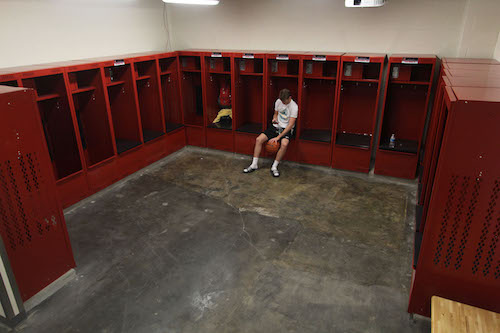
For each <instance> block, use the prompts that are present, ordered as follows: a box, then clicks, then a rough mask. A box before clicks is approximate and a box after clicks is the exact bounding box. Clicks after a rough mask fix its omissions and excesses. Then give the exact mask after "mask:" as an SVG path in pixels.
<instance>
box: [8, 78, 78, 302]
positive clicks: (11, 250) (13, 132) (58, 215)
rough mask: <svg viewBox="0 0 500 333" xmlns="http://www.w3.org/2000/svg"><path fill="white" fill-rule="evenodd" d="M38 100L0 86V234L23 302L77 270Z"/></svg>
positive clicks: (30, 92)
mask: <svg viewBox="0 0 500 333" xmlns="http://www.w3.org/2000/svg"><path fill="white" fill-rule="evenodd" d="M39 97H40V95H38V98H39ZM36 99H37V97H36V93H35V91H34V90H29V89H24V88H11V87H4V86H0V113H1V118H2V122H1V123H0V126H1V130H0V226H1V228H0V234H1V235H2V238H3V241H4V244H5V248H6V250H7V254H8V256H9V260H10V263H11V266H12V269H13V271H14V275H15V277H16V280H17V284H18V286H19V290H20V292H21V297H22V299H23V300H24V301H26V300H27V299H29V298H30V297H31V296H33V295H35V294H36V293H37V292H39V291H40V290H42V289H43V288H45V287H46V286H47V285H49V284H50V283H52V282H53V281H55V280H56V279H58V278H59V277H60V276H62V275H63V274H64V273H66V272H67V271H68V270H69V269H71V268H73V267H75V262H74V260H73V254H72V251H71V246H70V243H69V239H68V234H67V230H66V224H65V221H64V215H63V213H62V209H61V205H60V203H59V201H58V197H59V196H58V195H57V193H58V191H57V188H56V183H55V180H54V175H53V172H52V170H53V168H52V162H51V160H50V158H49V153H48V150H47V146H46V144H45V139H44V133H43V130H42V127H41V121H40V117H39V114H38V109H37V101H36Z"/></svg>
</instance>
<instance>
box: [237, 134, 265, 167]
mask: <svg viewBox="0 0 500 333" xmlns="http://www.w3.org/2000/svg"><path fill="white" fill-rule="evenodd" d="M268 139H269V138H268V137H267V135H265V134H264V133H261V134H260V135H259V136H258V137H257V139H255V148H254V150H253V160H252V164H250V166H249V167H248V168H246V169H243V172H244V173H250V172H252V171H255V170H257V169H258V168H259V164H258V163H259V156H260V152H261V151H262V145H263V144H264V142H266V141H267V140H268Z"/></svg>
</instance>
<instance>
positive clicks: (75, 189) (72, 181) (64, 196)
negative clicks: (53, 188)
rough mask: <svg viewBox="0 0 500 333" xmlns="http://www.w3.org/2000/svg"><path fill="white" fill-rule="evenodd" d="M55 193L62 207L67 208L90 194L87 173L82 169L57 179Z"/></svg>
mask: <svg viewBox="0 0 500 333" xmlns="http://www.w3.org/2000/svg"><path fill="white" fill-rule="evenodd" d="M56 184H57V193H58V196H59V200H60V201H61V205H62V207H63V208H68V207H69V206H71V205H74V204H75V203H77V202H78V201H80V200H82V199H84V198H86V197H88V196H89V195H90V191H89V186H88V182H87V175H86V173H84V172H83V171H80V172H78V173H75V174H73V175H71V176H68V177H66V178H63V179H59V180H58V181H57V183H56Z"/></svg>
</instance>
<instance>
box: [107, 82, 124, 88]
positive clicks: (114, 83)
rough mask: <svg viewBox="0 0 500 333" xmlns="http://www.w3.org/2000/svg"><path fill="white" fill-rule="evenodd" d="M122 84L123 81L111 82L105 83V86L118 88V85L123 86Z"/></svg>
mask: <svg viewBox="0 0 500 333" xmlns="http://www.w3.org/2000/svg"><path fill="white" fill-rule="evenodd" d="M124 83H125V81H113V82H111V83H107V84H106V85H107V86H108V87H113V86H119V85H120V84H124Z"/></svg>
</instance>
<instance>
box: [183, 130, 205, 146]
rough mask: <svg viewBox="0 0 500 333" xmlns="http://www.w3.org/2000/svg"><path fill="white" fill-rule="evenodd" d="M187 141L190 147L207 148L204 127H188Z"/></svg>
mask: <svg viewBox="0 0 500 333" xmlns="http://www.w3.org/2000/svg"><path fill="white" fill-rule="evenodd" d="M186 140H187V144H188V145H190V146H198V147H206V143H205V132H204V130H203V128H202V127H194V126H186Z"/></svg>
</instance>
